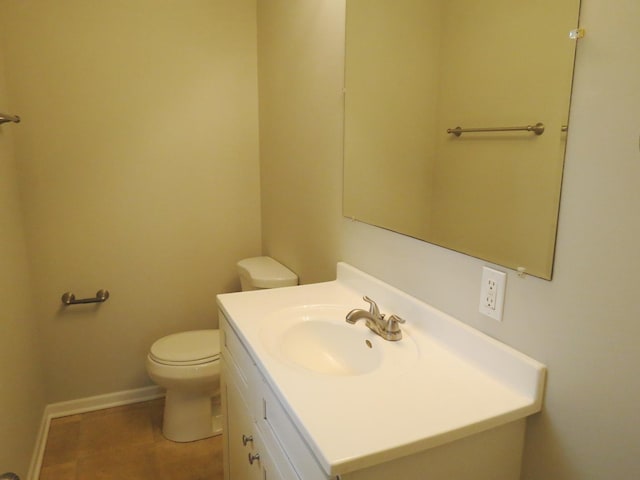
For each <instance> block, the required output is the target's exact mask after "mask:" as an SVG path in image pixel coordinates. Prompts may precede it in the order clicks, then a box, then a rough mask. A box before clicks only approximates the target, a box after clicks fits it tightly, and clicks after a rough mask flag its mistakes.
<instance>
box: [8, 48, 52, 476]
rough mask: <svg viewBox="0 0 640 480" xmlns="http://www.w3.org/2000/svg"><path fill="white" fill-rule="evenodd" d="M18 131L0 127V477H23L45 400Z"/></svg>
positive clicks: (12, 125) (9, 126)
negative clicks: (17, 154)
mask: <svg viewBox="0 0 640 480" xmlns="http://www.w3.org/2000/svg"><path fill="white" fill-rule="evenodd" d="M0 47H2V44H0ZM2 54H3V52H2V50H1V48H0V112H3V113H10V112H11V108H10V107H11V106H10V104H9V102H7V94H6V93H7V91H6V88H5V82H4V58H3V55H2ZM16 128H19V125H15V124H12V123H9V124H4V125H2V126H0V305H2V307H1V308H0V340H1V342H2V344H1V345H0V473H3V472H6V471H13V472H16V473H18V474H19V475H21V476H23V478H25V477H24V476H25V475H26V473H27V469H28V466H29V461H30V460H31V453H32V451H33V446H34V444H35V439H36V434H37V432H38V427H39V425H40V419H41V416H42V410H43V408H44V403H45V402H44V388H43V372H42V368H41V366H42V364H41V355H40V349H39V348H38V338H37V330H36V321H35V315H34V312H33V309H32V307H31V305H32V303H31V302H32V298H33V288H32V284H31V282H30V278H29V271H28V262H27V251H26V244H25V241H24V229H23V224H22V217H21V211H20V203H19V198H18V189H17V172H16V162H15V160H14V155H13V148H12V143H13V142H12V139H13V133H14V132H15V129H16Z"/></svg>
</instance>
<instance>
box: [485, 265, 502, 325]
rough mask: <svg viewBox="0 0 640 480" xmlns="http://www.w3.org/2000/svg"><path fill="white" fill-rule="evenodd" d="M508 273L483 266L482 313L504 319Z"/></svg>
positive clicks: (499, 319)
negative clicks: (503, 309) (503, 311)
mask: <svg viewBox="0 0 640 480" xmlns="http://www.w3.org/2000/svg"><path fill="white" fill-rule="evenodd" d="M506 283H507V274H506V273H504V272H500V271H498V270H494V269H493V268H489V267H482V282H481V284H480V313H482V314H484V315H487V316H488V317H491V318H493V319H494V320H498V321H499V322H501V321H502V308H503V306H504V292H505V287H506Z"/></svg>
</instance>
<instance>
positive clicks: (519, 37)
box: [344, 0, 580, 279]
mask: <svg viewBox="0 0 640 480" xmlns="http://www.w3.org/2000/svg"><path fill="white" fill-rule="evenodd" d="M579 6H580V5H579V0H536V1H519V2H513V1H512V0H485V1H482V2H478V1H475V0H458V1H456V2H450V1H443V0H347V25H346V34H347V43H346V65H345V87H346V94H345V167H344V215H345V216H347V217H350V218H355V219H357V220H360V221H363V222H366V223H370V224H373V225H377V226H380V227H383V228H387V229H390V230H394V231H396V232H399V233H403V234H406V235H410V236H412V237H416V238H419V239H422V240H425V241H428V242H432V243H435V244H437V245H441V246H443V247H446V248H450V249H453V250H457V251H460V252H463V253H466V254H469V255H472V256H475V257H479V258H482V259H485V260H487V261H489V262H492V263H497V264H500V265H504V266H507V267H510V268H514V269H516V268H519V267H520V268H524V269H525V270H526V272H527V273H529V274H532V275H536V276H539V277H542V278H547V279H550V278H551V273H552V265H553V252H554V247H555V237H556V226H557V218H558V207H559V201H560V189H561V183H562V167H563V161H564V150H565V143H566V137H567V125H568V114H569V101H570V92H571V80H572V75H573V58H574V53H575V40H571V39H570V38H569V32H570V31H571V30H573V29H575V28H577V23H578V13H579ZM537 123H542V124H544V133H542V134H541V135H538V134H536V133H535V132H531V131H526V130H524V131H499V132H473V133H462V134H461V135H460V136H456V135H454V134H450V133H447V130H448V129H453V128H455V127H461V128H463V129H464V128H477V127H479V128H489V127H514V126H527V125H535V124H537Z"/></svg>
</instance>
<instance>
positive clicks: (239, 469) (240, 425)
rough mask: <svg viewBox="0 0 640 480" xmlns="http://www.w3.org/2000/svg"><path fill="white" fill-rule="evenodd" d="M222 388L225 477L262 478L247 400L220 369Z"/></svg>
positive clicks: (244, 479)
mask: <svg viewBox="0 0 640 480" xmlns="http://www.w3.org/2000/svg"><path fill="white" fill-rule="evenodd" d="M221 387H222V394H223V395H224V403H225V415H226V422H225V424H226V427H227V431H226V432H224V435H225V437H226V438H225V445H224V447H225V448H226V449H227V453H226V455H225V459H226V465H225V480H262V478H263V476H262V472H261V465H260V461H259V460H258V458H259V457H256V455H258V452H257V450H256V445H255V443H256V442H255V440H254V432H253V428H254V424H253V419H252V418H251V415H250V414H249V408H248V407H247V403H246V402H245V399H244V398H243V397H242V395H241V394H240V390H239V389H238V387H237V385H236V384H235V382H234V381H233V378H231V377H230V376H229V375H228V372H223V375H222V382H221Z"/></svg>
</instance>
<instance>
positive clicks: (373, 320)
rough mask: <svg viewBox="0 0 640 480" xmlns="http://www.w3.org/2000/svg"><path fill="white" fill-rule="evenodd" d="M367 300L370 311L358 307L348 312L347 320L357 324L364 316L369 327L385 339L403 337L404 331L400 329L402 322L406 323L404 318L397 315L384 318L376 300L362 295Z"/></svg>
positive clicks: (391, 339) (392, 339) (390, 339)
mask: <svg viewBox="0 0 640 480" xmlns="http://www.w3.org/2000/svg"><path fill="white" fill-rule="evenodd" d="M362 298H363V299H364V301H365V302H367V303H368V304H369V311H367V310H362V309H360V308H356V309H354V310H351V311H350V312H349V313H347V322H348V323H351V324H355V323H356V322H357V321H358V320H360V319H361V318H364V319H365V321H366V322H367V327H369V329H371V330H372V331H373V332H374V333H376V334H377V335H380V336H381V337H382V338H384V339H385V340H389V341H392V342H395V341H397V340H400V339H401V338H402V331H401V330H400V325H399V324H400V323H405V321H404V319H402V318H400V317H398V316H397V315H391V316H389V318H387V319H385V318H384V313H380V310H379V309H378V305H376V302H374V301H373V300H371V299H370V298H369V297H367V296H365V297H362Z"/></svg>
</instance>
